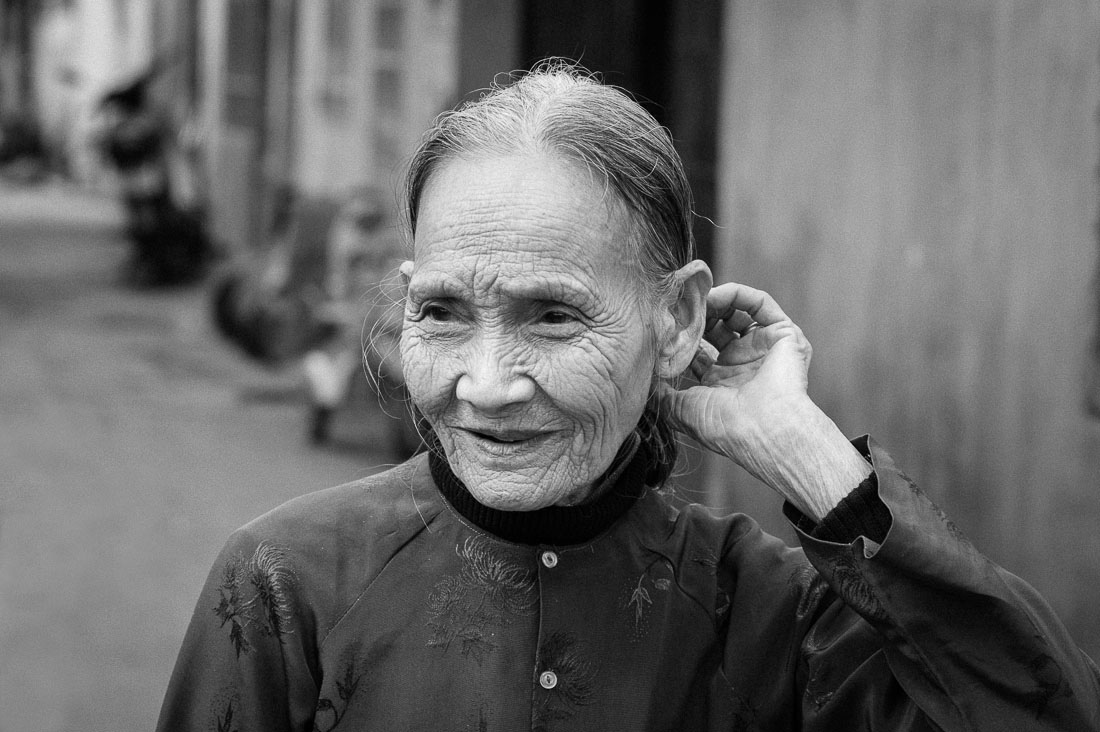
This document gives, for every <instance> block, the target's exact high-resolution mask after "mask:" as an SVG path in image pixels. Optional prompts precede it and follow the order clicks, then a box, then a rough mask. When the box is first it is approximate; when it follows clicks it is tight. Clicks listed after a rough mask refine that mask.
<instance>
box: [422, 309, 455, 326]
mask: <svg viewBox="0 0 1100 732" xmlns="http://www.w3.org/2000/svg"><path fill="white" fill-rule="evenodd" d="M420 317H421V318H422V319H424V320H431V321H433V322H436V323H448V322H450V321H452V320H454V313H453V312H452V311H451V310H449V309H448V308H445V307H443V306H442V305H426V306H424V307H423V308H421V310H420Z"/></svg>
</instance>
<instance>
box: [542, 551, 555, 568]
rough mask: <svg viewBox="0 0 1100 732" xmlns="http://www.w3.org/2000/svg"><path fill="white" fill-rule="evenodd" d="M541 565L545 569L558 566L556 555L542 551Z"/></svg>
mask: <svg viewBox="0 0 1100 732" xmlns="http://www.w3.org/2000/svg"><path fill="white" fill-rule="evenodd" d="M542 563H543V564H544V565H546V568H547V569H553V568H554V567H556V566H558V555H557V554H555V553H554V552H552V551H549V550H547V551H544V552H543V553H542Z"/></svg>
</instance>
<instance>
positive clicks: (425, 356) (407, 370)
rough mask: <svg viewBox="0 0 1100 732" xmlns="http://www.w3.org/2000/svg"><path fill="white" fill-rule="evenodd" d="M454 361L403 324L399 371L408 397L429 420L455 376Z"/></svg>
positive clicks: (437, 409)
mask: <svg viewBox="0 0 1100 732" xmlns="http://www.w3.org/2000/svg"><path fill="white" fill-rule="evenodd" d="M456 369H457V364H456V363H455V359H454V358H448V356H447V353H446V351H441V349H439V348H433V347H432V346H431V345H430V343H429V341H428V340H426V339H424V338H423V337H421V336H420V334H418V333H416V332H415V330H414V329H412V328H409V327H406V328H405V331H404V332H403V333H402V334H401V372H402V374H403V376H404V378H405V386H406V387H407V388H408V390H409V396H410V397H411V398H412V400H413V403H414V404H416V406H417V408H418V409H419V410H420V411H421V412H422V413H423V414H424V416H426V417H428V418H429V419H430V418H431V416H432V415H433V414H435V413H437V412H438V411H439V410H440V409H441V408H442V405H443V404H445V403H446V402H447V401H448V399H449V393H450V391H451V384H452V383H453V382H454V380H455V378H457V374H456V373H455V371H456Z"/></svg>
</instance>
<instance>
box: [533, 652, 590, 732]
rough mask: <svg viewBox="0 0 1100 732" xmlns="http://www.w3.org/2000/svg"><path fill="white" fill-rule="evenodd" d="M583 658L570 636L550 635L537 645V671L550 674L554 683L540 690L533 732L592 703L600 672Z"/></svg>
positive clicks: (583, 654) (564, 718)
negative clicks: (553, 677) (554, 677)
mask: <svg viewBox="0 0 1100 732" xmlns="http://www.w3.org/2000/svg"><path fill="white" fill-rule="evenodd" d="M586 656H587V654H585V653H584V652H583V649H582V648H581V644H580V643H579V642H578V641H577V639H576V637H575V636H573V635H572V634H571V633H552V634H551V635H550V637H549V638H547V639H546V640H545V641H543V643H542V645H540V646H539V651H538V657H537V661H536V668H537V669H538V670H539V672H543V671H552V672H553V673H554V674H555V676H556V677H557V683H556V684H555V686H554V687H553V688H551V689H546V690H542V689H540V690H539V691H540V692H541V693H539V694H538V696H537V697H536V702H535V709H534V720H533V721H534V729H535V730H542V729H546V727H547V724H548V723H549V722H560V721H562V720H566V719H570V718H572V717H573V716H574V715H575V714H576V713H577V709H578V707H583V706H587V705H589V704H591V703H592V702H593V701H595V699H596V689H595V686H596V679H597V678H598V675H599V671H598V669H597V667H596V665H595V664H594V663H592V662H591V661H589V660H588V658H587V657H586ZM536 683H537V682H536Z"/></svg>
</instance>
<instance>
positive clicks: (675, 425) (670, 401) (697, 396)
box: [657, 383, 705, 437]
mask: <svg viewBox="0 0 1100 732" xmlns="http://www.w3.org/2000/svg"><path fill="white" fill-rule="evenodd" d="M700 388H701V387H697V386H695V387H690V388H688V389H684V390H678V389H674V388H673V387H671V386H669V385H668V384H665V383H661V384H658V385H657V398H658V401H659V404H660V410H661V413H662V414H664V415H665V418H666V419H667V420H668V425H669V426H670V427H672V429H674V430H675V431H677V432H681V433H683V434H686V435H688V436H689V437H694V436H695V431H694V430H693V429H692V428H691V426H690V424H691V420H690V419H688V415H695V414H699V413H700V411H701V410H702V404H703V400H704V399H705V397H704V394H705V392H701V391H700Z"/></svg>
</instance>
